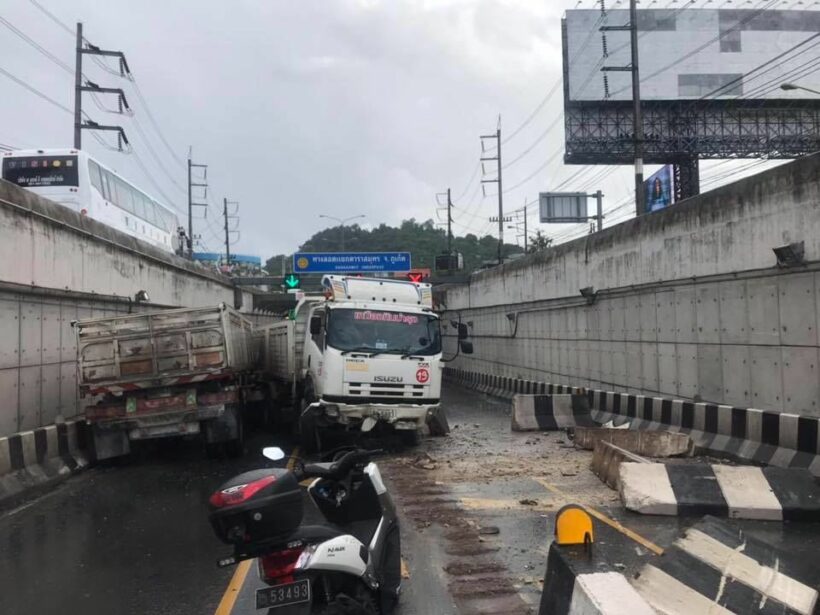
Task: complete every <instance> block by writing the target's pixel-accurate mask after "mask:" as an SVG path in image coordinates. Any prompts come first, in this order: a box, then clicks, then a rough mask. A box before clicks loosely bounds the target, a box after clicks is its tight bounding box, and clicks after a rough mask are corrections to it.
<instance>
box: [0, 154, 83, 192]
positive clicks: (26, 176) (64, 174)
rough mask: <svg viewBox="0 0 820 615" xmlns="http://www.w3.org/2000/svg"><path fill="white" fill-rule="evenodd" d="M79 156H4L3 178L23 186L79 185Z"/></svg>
mask: <svg viewBox="0 0 820 615" xmlns="http://www.w3.org/2000/svg"><path fill="white" fill-rule="evenodd" d="M79 177H80V176H79V173H78V172H77V156H18V157H15V158H3V179H5V180H6V181H9V182H11V183H13V184H17V185H18V186H22V187H23V188H49V187H52V186H79V185H80V182H79Z"/></svg>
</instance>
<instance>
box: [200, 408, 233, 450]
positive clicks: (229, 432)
mask: <svg viewBox="0 0 820 615" xmlns="http://www.w3.org/2000/svg"><path fill="white" fill-rule="evenodd" d="M240 420H241V418H240V416H239V408H238V407H237V406H235V405H229V406H225V412H223V413H222V415H221V416H219V417H217V418H215V419H211V420H208V421H202V429H203V436H204V440H205V442H207V443H208V444H214V443H217V442H231V441H232V440H236V439H237V438H239V421H240Z"/></svg>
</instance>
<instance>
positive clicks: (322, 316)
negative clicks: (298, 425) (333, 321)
mask: <svg viewBox="0 0 820 615" xmlns="http://www.w3.org/2000/svg"><path fill="white" fill-rule="evenodd" d="M314 319H318V321H319V322H320V323H321V325H320V327H319V330H318V331H315V330H312V329H313V327H312V324H311V323H313V322H315V320H314ZM326 325H327V314H326V311H325V310H324V308H317V309H314V310H313V311H312V312H311V314H310V317H309V318H308V324H307V338H306V340H305V368H306V371H307V373H308V375H309V376H310V378H311V380H312V381H313V386H314V390H315V392H316V394H317V395H321V394H322V385H321V375H322V367H323V364H324V353H325V335H326Z"/></svg>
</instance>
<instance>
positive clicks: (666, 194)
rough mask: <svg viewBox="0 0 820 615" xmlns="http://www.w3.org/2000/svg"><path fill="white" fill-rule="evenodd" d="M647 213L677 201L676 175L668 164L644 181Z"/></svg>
mask: <svg viewBox="0 0 820 615" xmlns="http://www.w3.org/2000/svg"><path fill="white" fill-rule="evenodd" d="M643 194H644V203H645V204H646V205H645V207H646V213H650V212H653V211H660V210H661V209H664V208H666V207H669V206H670V205H671V204H672V203H674V202H675V176H674V174H673V172H672V165H671V164H667V165H666V166H663V167H661V168H660V169H658V170H657V171H655V172H654V173H653V174H652V175H650V176H649V179H647V180H645V181H644V183H643Z"/></svg>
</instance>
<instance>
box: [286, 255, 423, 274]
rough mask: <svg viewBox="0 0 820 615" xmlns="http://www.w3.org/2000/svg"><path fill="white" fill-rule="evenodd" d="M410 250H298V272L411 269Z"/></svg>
mask: <svg viewBox="0 0 820 615" xmlns="http://www.w3.org/2000/svg"><path fill="white" fill-rule="evenodd" d="M410 269H412V267H411V263H410V253H409V252H297V253H296V254H294V255H293V271H294V272H296V273H359V272H361V273H367V272H374V271H410Z"/></svg>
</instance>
